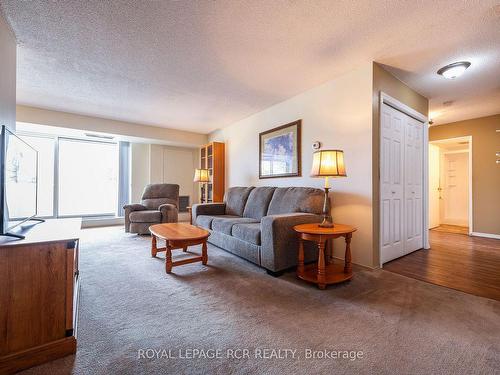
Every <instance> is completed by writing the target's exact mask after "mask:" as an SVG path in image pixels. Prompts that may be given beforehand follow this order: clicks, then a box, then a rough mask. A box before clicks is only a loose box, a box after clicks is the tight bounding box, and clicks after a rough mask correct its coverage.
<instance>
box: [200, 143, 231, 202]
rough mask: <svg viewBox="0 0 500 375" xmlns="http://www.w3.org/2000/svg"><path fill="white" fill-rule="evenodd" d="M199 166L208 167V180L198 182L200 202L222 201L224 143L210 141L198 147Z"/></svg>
mask: <svg viewBox="0 0 500 375" xmlns="http://www.w3.org/2000/svg"><path fill="white" fill-rule="evenodd" d="M200 168H204V169H208V171H209V175H210V182H209V183H207V184H200V200H201V201H202V202H208V203H212V202H222V201H223V200H224V185H225V178H224V168H225V166H224V143H221V142H210V143H208V144H206V145H204V146H202V147H200Z"/></svg>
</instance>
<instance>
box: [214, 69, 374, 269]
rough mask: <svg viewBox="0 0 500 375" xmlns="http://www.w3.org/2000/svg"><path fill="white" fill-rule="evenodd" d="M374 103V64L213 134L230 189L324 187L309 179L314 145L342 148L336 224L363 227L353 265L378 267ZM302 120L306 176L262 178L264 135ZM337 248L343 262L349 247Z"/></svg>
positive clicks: (335, 192) (339, 244)
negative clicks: (374, 216)
mask: <svg viewBox="0 0 500 375" xmlns="http://www.w3.org/2000/svg"><path fill="white" fill-rule="evenodd" d="M371 100H372V64H371V63H370V64H365V65H364V66H363V67H361V68H359V69H356V70H354V71H352V72H350V73H347V74H345V75H343V76H341V77H338V78H337V79H334V80H332V81H330V82H327V83H325V84H323V85H321V86H318V87H316V88H313V89H311V90H309V91H306V92H304V93H302V94H300V95H297V96H295V97H293V98H291V99H288V100H286V101H284V102H282V103H279V104H277V105H274V106H272V107H270V108H268V109H266V110H264V111H262V112H259V113H257V114H254V115H252V116H250V117H248V118H246V119H243V120H241V121H238V122H236V123H234V124H233V125H231V126H229V127H227V128H224V129H221V130H218V131H216V132H214V133H212V134H210V136H209V138H210V140H213V141H221V142H225V143H226V185H227V186H228V187H229V186H238V185H239V186H250V185H254V186H266V185H270V186H312V187H317V188H322V187H323V184H324V181H323V180H322V179H317V178H311V177H309V172H310V168H311V163H312V153H313V150H312V148H311V144H312V143H313V142H314V141H320V142H322V144H323V148H325V149H328V148H340V149H343V150H344V152H345V161H346V168H347V175H348V177H347V178H339V179H335V180H333V181H332V182H331V185H332V187H333V189H332V190H333V192H332V195H331V198H332V200H333V210H332V214H333V217H334V220H335V221H336V222H341V223H347V224H353V225H355V226H356V227H357V228H358V232H356V234H355V235H354V237H353V242H352V248H353V261H354V262H355V263H357V264H361V265H365V266H369V267H371V266H373V264H374V261H373V251H372V248H373V246H372V186H371V180H372V173H371V169H372V161H371V155H372V131H371V126H372V124H371V122H372V108H371ZM297 119H302V177H294V178H277V179H265V180H259V177H258V176H259V170H258V169H259V132H263V131H265V130H268V129H272V128H274V127H276V126H279V125H283V124H286V123H289V122H291V121H294V120H297ZM335 249H336V250H335V255H336V256H338V257H341V258H343V255H344V254H343V249H344V244H342V242H341V241H338V242H337V243H336V246H335Z"/></svg>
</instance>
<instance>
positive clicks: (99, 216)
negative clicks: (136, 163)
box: [16, 131, 120, 219]
mask: <svg viewBox="0 0 500 375" xmlns="http://www.w3.org/2000/svg"><path fill="white" fill-rule="evenodd" d="M16 134H17V135H18V136H19V137H21V138H22V137H23V136H26V137H38V138H50V139H53V140H54V186H53V187H52V190H53V195H52V197H53V198H52V199H53V205H52V216H37V217H39V218H43V219H59V218H60V219H69V218H86V219H90V218H96V219H103V218H115V217H118V210H117V208H116V211H115V212H112V213H111V212H110V213H107V212H106V213H102V214H81V215H78V214H77V215H59V141H60V140H61V139H63V140H69V141H77V142H88V143H98V144H103V143H105V144H113V145H115V146H116V153H117V154H118V163H120V147H119V142H118V141H108V140H95V139H87V138H84V137H73V136H59V135H53V134H46V133H37V132H30V131H18V132H16ZM117 168H118V181H117V189H116V194H117V200H118V201H119V199H120V178H119V172H120V166H119V165H118V166H117Z"/></svg>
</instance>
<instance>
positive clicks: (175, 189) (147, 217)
mask: <svg viewBox="0 0 500 375" xmlns="http://www.w3.org/2000/svg"><path fill="white" fill-rule="evenodd" d="M123 209H124V210H125V232H127V233H137V234H149V227H150V226H151V225H153V224H159V223H176V222H177V219H178V212H179V185H177V184H150V185H147V186H146V187H145V188H144V192H143V193H142V198H141V203H140V204H127V205H125V206H123Z"/></svg>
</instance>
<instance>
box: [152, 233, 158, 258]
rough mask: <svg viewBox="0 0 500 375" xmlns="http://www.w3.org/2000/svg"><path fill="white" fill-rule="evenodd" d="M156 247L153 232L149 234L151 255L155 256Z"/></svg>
mask: <svg viewBox="0 0 500 375" xmlns="http://www.w3.org/2000/svg"><path fill="white" fill-rule="evenodd" d="M157 251H158V249H157V248H156V236H155V235H154V234H152V235H151V256H152V257H153V258H154V257H156V253H157Z"/></svg>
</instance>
